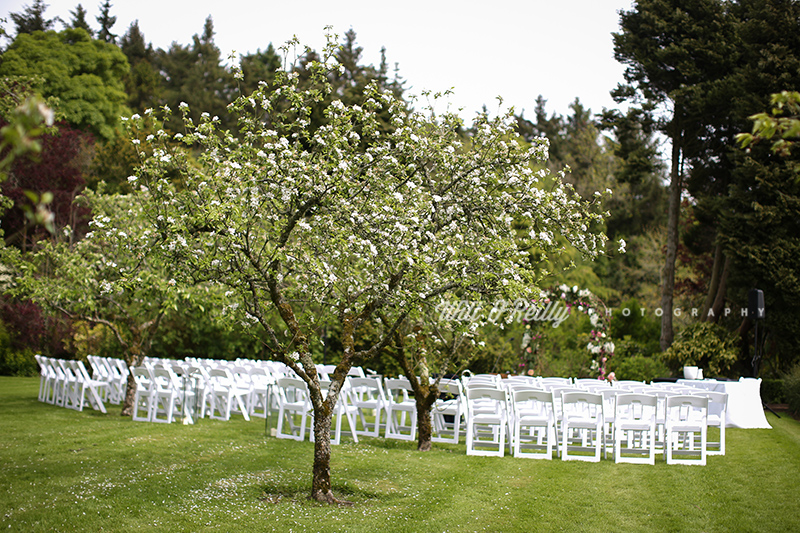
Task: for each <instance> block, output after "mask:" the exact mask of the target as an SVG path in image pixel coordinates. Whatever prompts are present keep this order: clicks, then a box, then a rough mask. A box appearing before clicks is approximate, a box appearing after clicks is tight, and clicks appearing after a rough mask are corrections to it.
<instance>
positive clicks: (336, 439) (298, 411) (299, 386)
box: [276, 377, 358, 445]
mask: <svg viewBox="0 0 800 533" xmlns="http://www.w3.org/2000/svg"><path fill="white" fill-rule="evenodd" d="M330 385H331V382H330V381H320V388H321V389H322V391H324V392H325V397H327V393H328V391H329V387H330ZM276 389H277V391H276V396H277V398H278V425H277V430H276V436H277V437H278V438H279V439H293V440H298V441H302V440H304V439H305V435H306V430H307V429H308V433H309V440H311V441H313V440H314V417H313V409H312V405H311V399H310V396H309V392H308V386H307V385H306V382H305V381H303V380H302V379H300V378H290V377H281V378H278V381H277V384H276ZM348 393H349V390H348V386H347V385H345V387H344V388H343V389H342V391H340V396H339V399H338V400H337V402H336V405H335V406H334V410H333V415H332V429H333V432H332V436H331V444H334V445H335V444H339V443H340V442H341V438H342V424H343V422H344V421H345V420H346V421H347V423H348V427H349V429H350V435H351V436H352V438H353V440H354V441H355V442H358V433H357V431H356V419H355V412H354V409H353V407H352V405H351V403H350V402H349V398H348V396H349V394H348Z"/></svg>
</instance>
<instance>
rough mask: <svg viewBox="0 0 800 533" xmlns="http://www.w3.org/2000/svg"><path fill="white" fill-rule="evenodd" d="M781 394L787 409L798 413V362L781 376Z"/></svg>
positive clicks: (799, 395)
mask: <svg viewBox="0 0 800 533" xmlns="http://www.w3.org/2000/svg"><path fill="white" fill-rule="evenodd" d="M783 395H784V397H785V398H786V403H788V404H789V411H791V412H792V414H794V415H800V363H798V364H796V365H794V367H793V368H792V369H791V370H790V371H789V373H788V374H786V376H784V378H783Z"/></svg>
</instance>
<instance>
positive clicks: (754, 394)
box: [678, 378, 772, 429]
mask: <svg viewBox="0 0 800 533" xmlns="http://www.w3.org/2000/svg"><path fill="white" fill-rule="evenodd" d="M678 383H679V384H681V385H690V386H692V387H698V388H702V389H706V390H711V391H717V392H726V393H728V413H727V417H726V423H725V427H729V428H747V429H772V426H770V425H769V422H767V417H766V416H764V407H763V405H762V403H761V378H758V379H755V378H739V381H716V380H714V379H679V380H678Z"/></svg>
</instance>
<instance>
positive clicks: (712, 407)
mask: <svg viewBox="0 0 800 533" xmlns="http://www.w3.org/2000/svg"><path fill="white" fill-rule="evenodd" d="M698 396H705V397H706V398H708V419H707V422H708V427H709V428H717V429H718V430H719V440H718V441H711V440H709V441H708V442H707V443H706V444H707V447H706V453H707V454H708V455H725V424H726V423H727V420H726V419H727V413H728V395H727V393H724V392H715V391H704V392H701V393H698ZM709 438H710V436H709Z"/></svg>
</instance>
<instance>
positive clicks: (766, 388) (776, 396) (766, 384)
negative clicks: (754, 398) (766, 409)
mask: <svg viewBox="0 0 800 533" xmlns="http://www.w3.org/2000/svg"><path fill="white" fill-rule="evenodd" d="M761 399H762V400H763V401H764V403H786V396H785V395H784V393H783V380H782V379H762V380H761Z"/></svg>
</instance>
